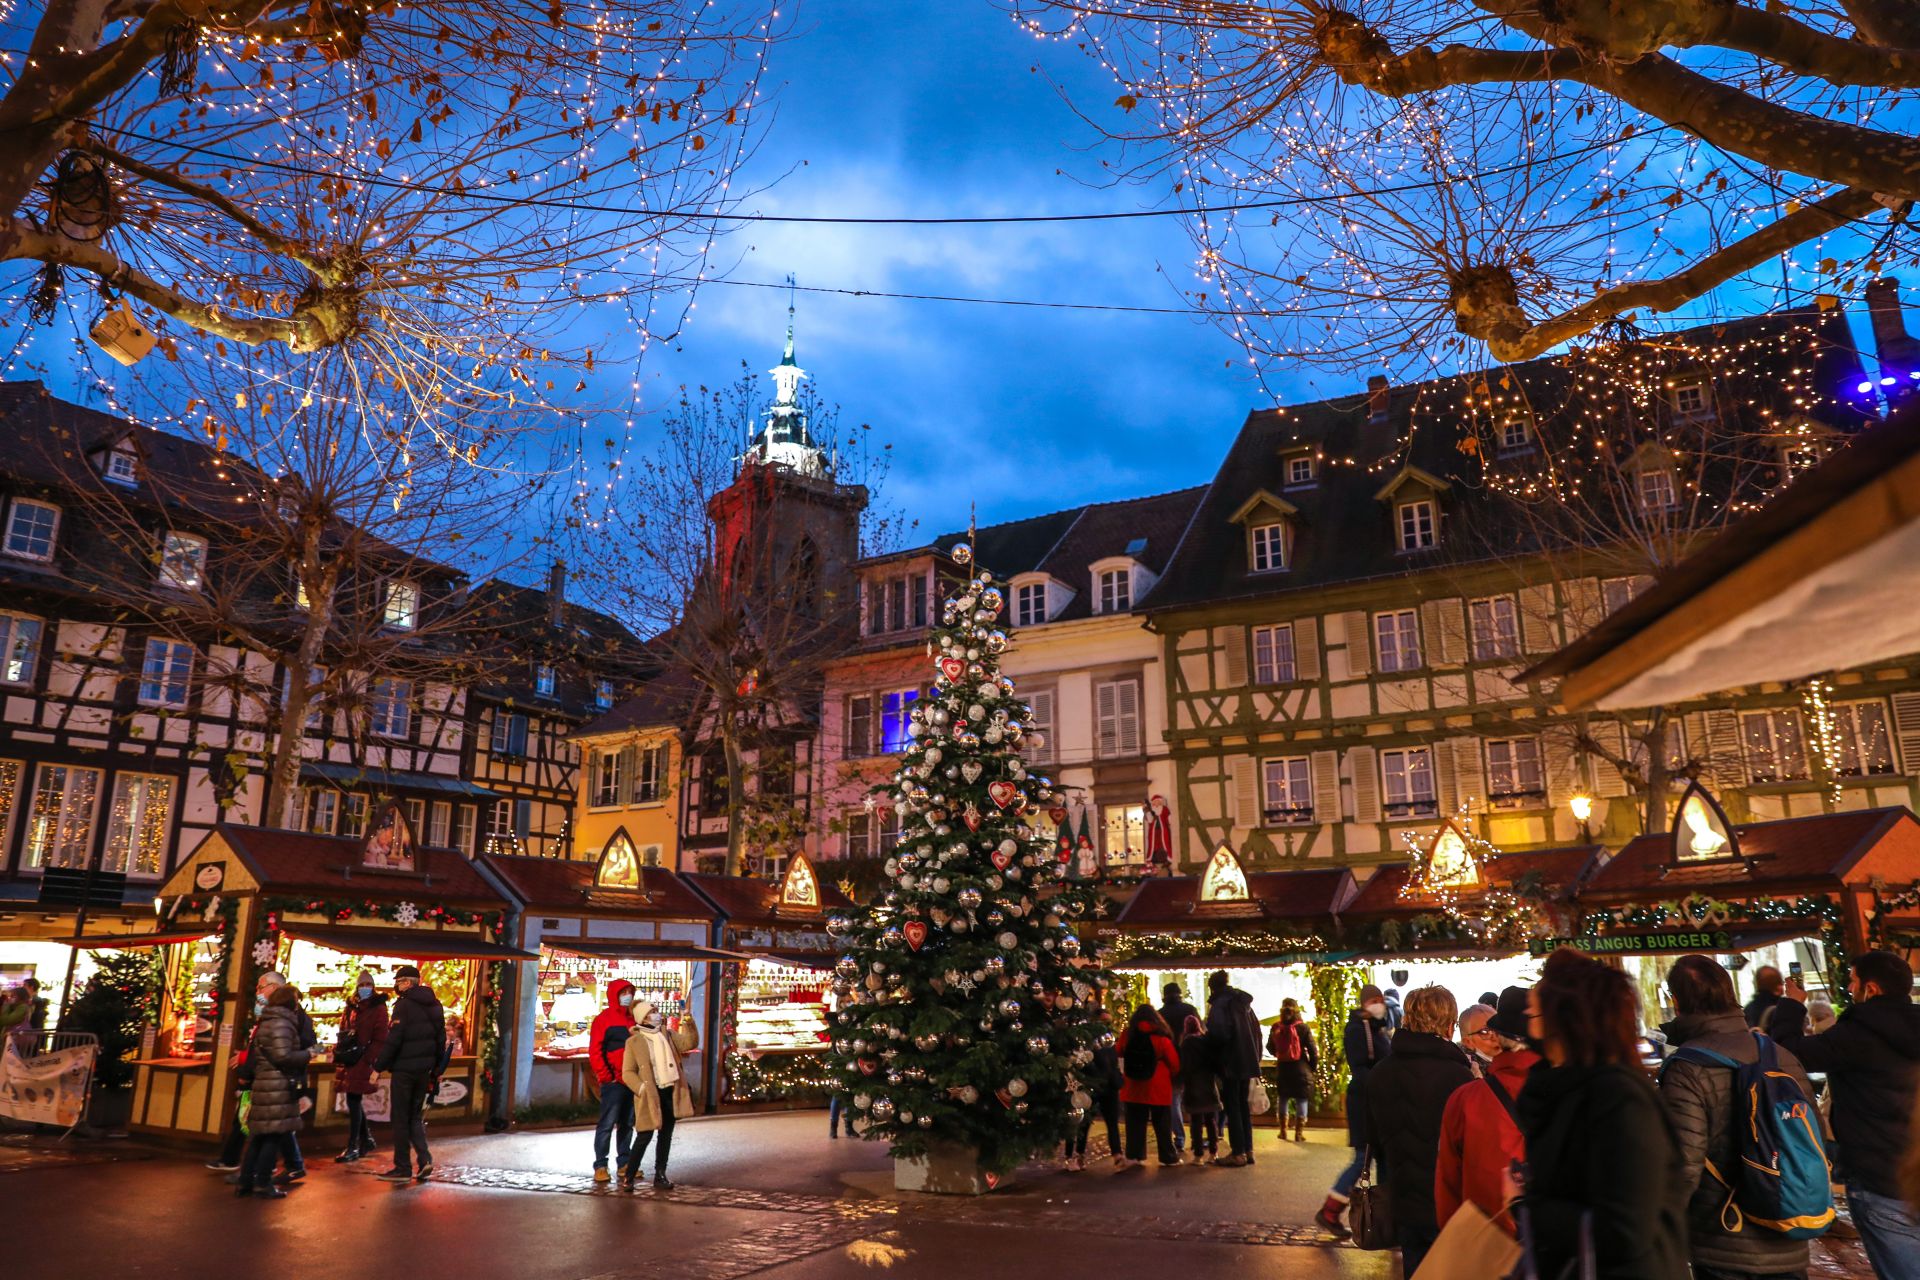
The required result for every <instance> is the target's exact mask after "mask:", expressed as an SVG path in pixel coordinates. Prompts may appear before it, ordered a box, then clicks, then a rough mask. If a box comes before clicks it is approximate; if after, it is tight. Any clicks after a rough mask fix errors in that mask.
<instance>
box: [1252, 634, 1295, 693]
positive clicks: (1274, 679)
mask: <svg viewBox="0 0 1920 1280" xmlns="http://www.w3.org/2000/svg"><path fill="white" fill-rule="evenodd" d="M1296 678H1297V676H1296V675H1295V670H1294V665H1293V624H1292V623H1291V622H1285V623H1282V624H1280V625H1279V626H1277V627H1255V628H1254V629H1253V682H1254V683H1255V684H1291V683H1293V681H1294V680H1295V679H1296Z"/></svg>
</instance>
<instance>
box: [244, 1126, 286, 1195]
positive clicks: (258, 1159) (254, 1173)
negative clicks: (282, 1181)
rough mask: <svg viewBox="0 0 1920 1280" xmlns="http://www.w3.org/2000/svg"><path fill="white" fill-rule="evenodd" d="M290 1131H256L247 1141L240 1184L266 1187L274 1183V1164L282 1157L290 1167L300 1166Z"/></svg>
mask: <svg viewBox="0 0 1920 1280" xmlns="http://www.w3.org/2000/svg"><path fill="white" fill-rule="evenodd" d="M292 1138H293V1135H292V1134H290V1133H256V1134H254V1135H253V1137H252V1138H250V1139H249V1140H248V1142H247V1153H246V1155H245V1156H243V1157H241V1160H240V1185H241V1186H243V1187H266V1186H271V1185H272V1183H273V1166H274V1165H276V1164H278V1163H280V1161H281V1160H282V1159H285V1160H286V1162H287V1168H288V1169H297V1168H299V1164H298V1161H299V1159H300V1153H299V1151H298V1150H297V1149H296V1148H294V1147H293V1146H292V1145H291V1140H292Z"/></svg>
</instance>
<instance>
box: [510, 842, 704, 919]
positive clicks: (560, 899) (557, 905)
mask: <svg viewBox="0 0 1920 1280" xmlns="http://www.w3.org/2000/svg"><path fill="white" fill-rule="evenodd" d="M479 861H480V862H481V863H482V864H483V865H484V866H485V867H486V868H487V869H488V870H490V871H493V872H496V873H497V874H498V875H499V877H500V879H501V881H502V882H504V883H505V884H506V886H507V890H508V892H510V893H512V894H513V896H514V897H516V898H518V899H520V901H521V902H523V903H525V904H526V908H527V911H528V913H529V914H544V915H592V916H615V917H632V918H644V919H649V920H655V919H662V918H666V919H674V920H711V919H713V918H714V909H713V907H712V906H711V905H709V904H708V902H707V900H706V899H705V898H703V897H701V895H699V894H697V893H695V892H694V891H693V890H692V889H690V888H688V887H687V884H686V881H685V880H683V879H682V878H681V877H680V876H679V875H676V874H675V873H674V872H672V871H668V870H666V869H665V868H663V867H641V868H640V869H639V876H640V890H639V892H634V891H631V890H625V889H604V888H598V887H596V886H595V885H594V882H593V878H594V873H595V871H596V869H597V864H596V863H592V862H576V861H572V860H570V859H566V858H534V857H528V856H527V855H525V854H498V853H483V854H481V855H480V859H479Z"/></svg>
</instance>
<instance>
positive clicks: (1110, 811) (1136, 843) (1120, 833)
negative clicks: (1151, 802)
mask: <svg viewBox="0 0 1920 1280" xmlns="http://www.w3.org/2000/svg"><path fill="white" fill-rule="evenodd" d="M1100 856H1101V857H1102V858H1104V859H1105V860H1106V864H1107V865H1108V866H1110V867H1143V866H1145V865H1146V864H1147V806H1146V805H1144V804H1103V805H1101V806H1100Z"/></svg>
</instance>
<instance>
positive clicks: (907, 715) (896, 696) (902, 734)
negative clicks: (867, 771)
mask: <svg viewBox="0 0 1920 1280" xmlns="http://www.w3.org/2000/svg"><path fill="white" fill-rule="evenodd" d="M919 700H920V691H919V690H918V689H902V690H900V691H899V692H898V693H886V694H882V695H880V754H882V755H893V754H894V753H896V752H900V751H905V750H906V749H907V743H909V742H910V741H912V738H911V737H910V736H909V735H908V733H907V726H908V725H909V724H910V723H912V719H913V704H914V703H916V702H918V701H919Z"/></svg>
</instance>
